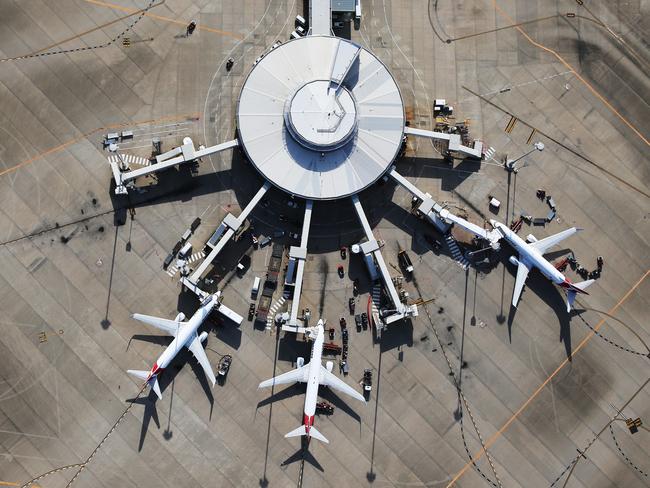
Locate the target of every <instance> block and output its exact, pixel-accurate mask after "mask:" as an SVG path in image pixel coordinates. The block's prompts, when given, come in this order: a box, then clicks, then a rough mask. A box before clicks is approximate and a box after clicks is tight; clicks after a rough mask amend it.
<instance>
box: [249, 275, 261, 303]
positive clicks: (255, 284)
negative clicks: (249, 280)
mask: <svg viewBox="0 0 650 488" xmlns="http://www.w3.org/2000/svg"><path fill="white" fill-rule="evenodd" d="M260 281H261V280H260V277H259V276H256V277H255V280H254V281H253V289H252V290H251V298H252V299H253V300H256V299H257V294H258V293H259V291H260Z"/></svg>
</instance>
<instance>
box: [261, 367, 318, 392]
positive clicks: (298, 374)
mask: <svg viewBox="0 0 650 488" xmlns="http://www.w3.org/2000/svg"><path fill="white" fill-rule="evenodd" d="M308 374H309V365H308V364H305V365H303V366H301V367H300V368H296V369H294V370H291V371H289V372H287V373H282V374H281V375H278V376H276V377H275V378H271V379H270V380H266V381H262V382H261V383H260V386H258V388H267V387H269V386H273V385H287V384H289V383H296V382H301V383H305V382H306V381H307V375H308Z"/></svg>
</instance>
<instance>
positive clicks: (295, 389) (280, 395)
mask: <svg viewBox="0 0 650 488" xmlns="http://www.w3.org/2000/svg"><path fill="white" fill-rule="evenodd" d="M306 389H307V387H306V385H305V384H304V383H294V384H293V385H291V386H288V387H287V388H285V389H284V390H280V391H278V392H277V393H276V392H274V393H272V394H271V395H270V396H268V397H267V398H265V399H264V400H261V401H259V402H258V403H257V406H256V407H255V408H256V409H259V408H261V407H264V406H266V405H270V404H271V403H275V402H277V401H280V400H286V399H287V398H291V397H294V396H297V395H300V394H303V395H304V393H305V391H306Z"/></svg>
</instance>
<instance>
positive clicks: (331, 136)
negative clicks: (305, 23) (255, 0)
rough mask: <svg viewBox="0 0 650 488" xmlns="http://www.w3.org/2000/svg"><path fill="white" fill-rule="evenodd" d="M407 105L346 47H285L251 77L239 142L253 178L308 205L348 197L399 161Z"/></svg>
mask: <svg viewBox="0 0 650 488" xmlns="http://www.w3.org/2000/svg"><path fill="white" fill-rule="evenodd" d="M404 122H405V117H404V104H403V102H402V96H401V94H400V91H399V88H398V86H397V83H396V82H395V80H394V78H393V77H392V75H391V74H390V72H389V71H388V69H387V68H386V66H385V65H384V64H383V63H382V62H381V61H380V60H379V59H377V57H376V56H375V55H374V54H372V53H371V52H369V51H367V50H366V49H364V48H362V47H360V46H358V45H356V44H354V43H352V42H350V41H347V40H345V39H340V38H336V37H325V36H308V37H303V38H299V39H296V40H293V41H290V42H288V43H286V44H282V45H280V46H278V47H276V48H275V49H273V50H272V51H271V52H269V53H268V54H267V55H266V56H264V57H263V58H262V59H261V60H260V61H259V62H258V63H256V65H255V66H254V68H253V69H252V71H251V72H250V74H249V75H248V77H247V79H246V81H245V82H244V85H243V87H242V90H241V94H240V98H239V105H238V109H237V126H238V131H239V141H240V144H241V146H242V147H243V149H244V151H245V153H246V155H247V157H248V158H249V160H250V161H251V163H252V164H253V166H255V168H257V170H258V171H259V172H260V173H261V174H262V176H263V177H264V178H266V179H267V180H268V181H269V182H271V183H272V184H273V185H275V186H276V187H278V188H280V189H281V190H284V191H285V192H287V193H289V194H291V195H294V196H299V197H303V198H307V199H311V200H333V199H338V198H343V197H346V196H350V195H353V194H355V193H358V192H359V191H361V190H363V189H365V188H367V187H368V186H370V185H372V184H373V183H374V182H375V181H377V180H378V179H379V178H380V177H381V176H382V175H383V174H384V173H385V172H386V171H387V170H388V169H389V167H390V165H391V163H392V162H393V160H394V159H395V157H396V156H397V154H398V153H399V150H400V147H401V144H402V140H403V137H404Z"/></svg>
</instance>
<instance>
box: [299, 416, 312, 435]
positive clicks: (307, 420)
mask: <svg viewBox="0 0 650 488" xmlns="http://www.w3.org/2000/svg"><path fill="white" fill-rule="evenodd" d="M302 423H303V424H304V426H305V431H306V432H307V435H309V429H310V428H311V426H312V425H314V416H313V415H311V416H309V415H307V414H304V415H303V418H302Z"/></svg>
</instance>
